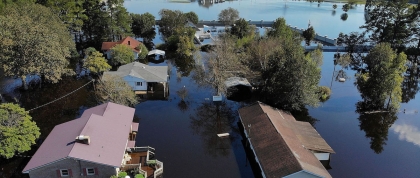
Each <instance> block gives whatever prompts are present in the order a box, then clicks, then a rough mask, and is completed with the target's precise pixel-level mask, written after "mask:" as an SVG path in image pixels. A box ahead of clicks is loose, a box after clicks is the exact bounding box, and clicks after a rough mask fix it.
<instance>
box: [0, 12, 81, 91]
mask: <svg viewBox="0 0 420 178" xmlns="http://www.w3.org/2000/svg"><path fill="white" fill-rule="evenodd" d="M0 26H1V28H0V34H2V35H0V63H1V65H2V68H3V70H4V73H5V75H6V76H10V77H20V78H21V79H22V84H23V86H24V88H25V89H27V85H26V80H25V79H26V76H27V75H31V74H32V75H38V76H41V79H43V81H47V82H52V83H57V82H58V81H59V80H60V79H61V77H62V76H63V75H72V74H74V72H73V71H72V70H71V69H68V68H67V67H68V65H69V60H68V58H69V57H70V54H71V51H74V49H75V48H74V42H73V40H72V39H71V36H70V34H69V32H68V30H67V26H66V25H65V24H63V23H62V22H61V20H60V19H58V17H57V16H56V15H54V14H53V13H52V12H51V11H50V10H49V9H48V8H46V7H44V6H42V5H38V4H25V5H21V6H11V7H9V8H6V9H5V10H4V11H3V12H2V14H1V15H0Z"/></svg>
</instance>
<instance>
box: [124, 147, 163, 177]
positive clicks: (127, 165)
mask: <svg viewBox="0 0 420 178" xmlns="http://www.w3.org/2000/svg"><path fill="white" fill-rule="evenodd" d="M153 157H154V148H152V147H134V148H129V149H127V152H126V154H125V156H124V165H123V166H122V167H121V169H120V170H121V171H125V172H127V173H132V174H133V175H136V174H142V175H144V177H147V178H159V177H162V174H163V163H162V162H160V161H158V160H150V159H152V158H153Z"/></svg>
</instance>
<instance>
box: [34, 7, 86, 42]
mask: <svg viewBox="0 0 420 178" xmlns="http://www.w3.org/2000/svg"><path fill="white" fill-rule="evenodd" d="M37 3H39V4H42V5H44V6H46V7H49V8H50V9H51V11H52V12H53V13H54V14H56V15H58V17H59V18H60V19H61V21H63V23H64V24H68V28H69V31H70V32H71V33H73V34H74V39H75V41H76V43H77V42H79V40H80V39H79V37H80V31H81V29H82V26H83V21H84V20H86V19H87V16H86V15H85V14H83V11H84V9H83V5H82V4H83V1H82V0H72V1H69V0H38V1H37Z"/></svg>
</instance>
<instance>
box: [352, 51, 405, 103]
mask: <svg viewBox="0 0 420 178" xmlns="http://www.w3.org/2000/svg"><path fill="white" fill-rule="evenodd" d="M406 60H407V56H406V55H405V54H404V53H399V54H397V53H396V52H395V51H394V50H392V48H391V45H390V44H389V43H379V44H378V45H376V46H375V47H374V48H373V49H372V50H371V51H370V52H369V54H368V55H367V56H366V58H365V63H366V69H365V70H364V71H362V73H360V74H358V75H357V81H356V84H357V88H358V89H359V91H360V94H361V96H362V98H363V100H364V108H370V109H374V110H380V111H381V110H392V111H396V110H398V108H399V104H400V103H401V96H402V91H401V85H402V82H403V80H404V78H403V73H404V72H405V70H406V66H405V64H406Z"/></svg>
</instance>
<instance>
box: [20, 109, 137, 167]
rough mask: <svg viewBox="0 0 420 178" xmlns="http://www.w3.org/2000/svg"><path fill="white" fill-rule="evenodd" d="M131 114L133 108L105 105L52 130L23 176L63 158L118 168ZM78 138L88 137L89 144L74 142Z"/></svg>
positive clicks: (125, 144) (130, 122)
mask: <svg viewBox="0 0 420 178" xmlns="http://www.w3.org/2000/svg"><path fill="white" fill-rule="evenodd" d="M134 111H135V110H134V108H130V107H126V106H123V105H119V104H115V103H105V104H102V105H99V106H96V107H93V108H90V109H87V110H86V111H84V113H83V114H82V116H81V117H80V118H78V119H74V120H72V121H69V122H65V123H62V124H60V125H57V126H55V127H54V129H53V130H52V131H51V133H50V134H49V135H48V136H47V138H46V139H45V141H44V142H43V143H42V145H41V146H40V147H39V149H38V150H37V151H36V153H35V154H34V156H33V157H32V158H31V160H30V161H29V162H28V164H27V165H26V167H25V168H24V169H23V172H24V173H28V172H29V171H32V170H35V169H37V168H40V167H43V166H45V165H48V164H51V163H53V162H56V161H59V160H62V159H66V158H74V159H79V160H85V161H89V162H94V163H98V164H104V165H108V166H112V167H120V166H121V162H122V159H123V155H124V152H125V149H126V146H127V139H128V134H129V132H130V129H131V124H132V120H133V116H134ZM79 135H84V136H89V137H90V144H89V145H87V144H84V143H78V142H75V139H76V137H77V136H79Z"/></svg>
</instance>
